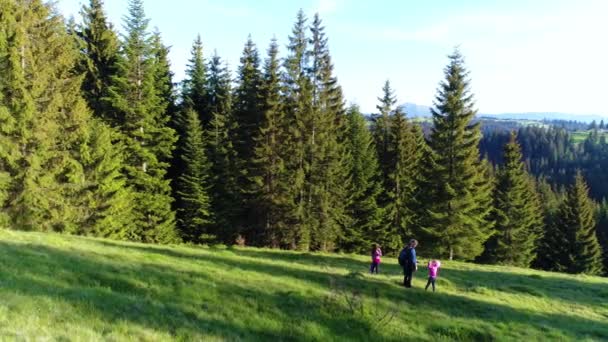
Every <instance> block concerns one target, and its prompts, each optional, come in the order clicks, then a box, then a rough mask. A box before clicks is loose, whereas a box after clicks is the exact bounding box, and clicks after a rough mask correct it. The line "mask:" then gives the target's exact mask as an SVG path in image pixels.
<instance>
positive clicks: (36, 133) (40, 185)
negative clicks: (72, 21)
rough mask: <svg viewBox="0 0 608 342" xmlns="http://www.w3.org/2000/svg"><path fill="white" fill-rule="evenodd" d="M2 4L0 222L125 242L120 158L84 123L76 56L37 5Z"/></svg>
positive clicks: (60, 26) (61, 29)
mask: <svg viewBox="0 0 608 342" xmlns="http://www.w3.org/2000/svg"><path fill="white" fill-rule="evenodd" d="M4 5H6V8H3V12H2V13H3V15H2V16H0V21H1V25H0V27H2V29H1V30H0V31H1V32H2V33H0V69H1V72H2V75H3V78H2V80H0V93H1V94H2V95H0V100H1V103H0V125H1V126H2V129H3V135H2V146H4V147H5V148H4V149H2V151H1V152H0V160H1V162H0V165H2V166H1V167H0V174H1V175H2V177H1V178H2V182H1V184H2V187H3V190H4V191H3V193H2V195H3V200H4V201H3V203H2V214H3V215H2V221H3V224H6V225H8V226H11V227H15V228H19V229H28V230H41V231H61V232H70V233H83V234H94V235H100V236H108V237H114V238H128V237H129V236H128V234H129V231H130V230H131V228H132V224H131V222H132V217H130V215H129V212H130V211H129V203H130V198H129V197H128V193H127V192H128V189H126V188H125V187H123V186H122V185H123V184H122V176H121V175H120V174H118V173H117V172H116V171H117V167H119V164H120V156H119V155H118V152H117V149H116V146H114V145H112V143H111V138H110V134H111V131H109V130H108V129H107V127H105V126H103V125H100V126H99V125H97V124H98V123H97V122H96V121H94V120H91V113H90V112H89V110H88V108H87V106H86V102H85V100H84V99H83V98H82V97H81V95H80V90H81V78H80V77H79V76H77V75H75V73H74V68H75V66H76V62H77V59H78V50H77V48H76V46H75V45H74V41H73V40H72V38H71V37H69V36H68V34H67V32H66V29H65V24H64V23H63V22H62V20H61V18H60V17H59V16H56V15H54V14H53V12H52V10H51V9H50V8H49V6H48V5H45V4H43V3H42V2H41V1H31V2H28V3H16V2H12V3H5V4H4ZM8 37H10V40H9V39H6V38H8ZM7 148H8V149H7Z"/></svg>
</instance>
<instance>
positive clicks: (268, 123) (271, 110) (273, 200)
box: [252, 39, 293, 247]
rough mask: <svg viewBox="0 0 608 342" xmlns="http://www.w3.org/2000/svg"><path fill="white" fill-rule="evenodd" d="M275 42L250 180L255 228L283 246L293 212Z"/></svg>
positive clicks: (268, 240) (266, 69) (275, 244)
mask: <svg viewBox="0 0 608 342" xmlns="http://www.w3.org/2000/svg"><path fill="white" fill-rule="evenodd" d="M278 52H279V51H278V45H277V42H276V40H275V39H273V40H272V42H271V44H270V47H269V49H268V58H267V59H266V62H265V65H264V76H263V82H262V87H261V90H262V92H261V93H262V101H263V103H262V110H263V114H264V119H263V121H262V124H261V127H260V129H259V134H258V136H257V137H256V147H255V157H254V160H253V162H254V167H253V169H252V170H253V174H252V181H253V184H254V196H255V198H254V199H255V203H256V204H255V206H254V208H253V209H254V211H255V212H256V213H257V215H258V217H259V220H257V230H256V232H257V233H258V235H259V236H260V237H263V241H260V242H263V243H265V244H269V245H270V246H272V247H281V246H286V243H288V241H287V238H286V236H288V233H287V230H288V229H289V228H290V223H291V222H292V221H293V218H292V217H290V215H291V214H293V213H292V212H291V211H290V210H289V208H290V203H291V201H290V199H289V196H290V190H289V188H290V187H291V184H289V182H288V179H287V178H286V176H287V174H286V170H285V149H284V146H286V145H288V144H289V140H288V139H289V136H288V135H287V125H286V121H285V112H284V107H283V105H284V104H283V102H282V98H281V83H280V82H281V71H280V69H279V67H280V64H279V58H278Z"/></svg>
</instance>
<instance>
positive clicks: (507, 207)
mask: <svg viewBox="0 0 608 342" xmlns="http://www.w3.org/2000/svg"><path fill="white" fill-rule="evenodd" d="M521 159H522V155H521V148H520V146H519V144H518V143H517V141H516V135H515V133H514V132H513V133H512V134H511V140H510V141H509V143H507V144H506V145H505V147H504V154H503V160H504V164H503V166H502V167H501V168H500V169H499V170H498V174H497V177H496V178H497V179H496V188H495V190H494V213H493V217H494V220H495V222H496V225H495V229H496V233H495V235H493V236H492V237H491V238H490V240H488V242H487V243H486V251H485V253H484V255H483V257H484V259H485V261H488V262H491V263H502V264H507V265H514V266H521V267H528V266H530V264H531V262H532V261H533V260H534V258H535V257H536V249H537V247H538V239H539V238H540V237H541V234H542V232H543V216H542V208H541V203H540V198H539V196H538V194H537V193H536V189H535V185H534V183H533V181H532V180H531V178H530V176H529V175H528V174H527V172H526V170H525V166H524V163H523V162H522V160H521Z"/></svg>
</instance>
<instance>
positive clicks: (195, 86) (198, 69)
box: [182, 35, 211, 127]
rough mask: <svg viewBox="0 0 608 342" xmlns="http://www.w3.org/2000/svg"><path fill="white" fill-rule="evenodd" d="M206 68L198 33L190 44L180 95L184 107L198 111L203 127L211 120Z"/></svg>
mask: <svg viewBox="0 0 608 342" xmlns="http://www.w3.org/2000/svg"><path fill="white" fill-rule="evenodd" d="M206 84H207V68H206V66H205V60H204V59H203V42H202V41H201V36H200V35H198V36H197V37H196V40H195V41H194V44H193V45H192V50H191V57H190V60H189V61H188V65H187V66H186V79H185V80H184V82H183V89H182V97H183V103H184V106H185V107H190V108H192V109H193V110H194V111H195V112H196V113H198V116H199V119H200V121H201V122H202V124H203V127H207V126H208V125H209V122H210V121H211V115H210V113H208V112H207V107H208V104H207V93H206Z"/></svg>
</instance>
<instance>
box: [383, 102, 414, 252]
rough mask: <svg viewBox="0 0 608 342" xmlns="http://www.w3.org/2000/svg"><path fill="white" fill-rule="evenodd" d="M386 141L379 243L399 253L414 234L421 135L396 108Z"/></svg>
mask: <svg viewBox="0 0 608 342" xmlns="http://www.w3.org/2000/svg"><path fill="white" fill-rule="evenodd" d="M389 127H390V129H389V132H390V134H389V138H388V142H387V143H388V144H387V145H388V146H387V148H388V151H387V156H386V157H387V159H388V160H387V162H388V172H389V173H388V179H387V180H386V184H385V185H386V195H387V198H388V201H387V202H386V204H385V206H384V208H383V209H384V225H383V230H382V240H383V241H382V242H383V245H384V247H385V249H387V250H391V251H395V250H398V249H399V248H400V247H401V246H402V245H403V243H404V241H405V240H406V239H407V237H411V236H413V235H414V224H415V222H416V213H417V211H418V209H417V198H416V197H417V196H416V195H417V192H418V186H419V183H418V178H419V174H420V169H421V158H422V153H423V151H424V150H423V147H424V146H421V145H420V139H424V138H423V137H422V132H421V131H420V130H418V129H417V128H416V127H415V126H414V125H413V124H412V123H410V122H408V120H407V119H406V117H405V114H404V113H403V111H402V110H401V109H400V108H398V109H397V110H395V112H394V114H393V115H392V116H391V117H390V124H389Z"/></svg>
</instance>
